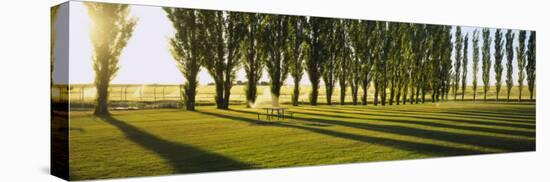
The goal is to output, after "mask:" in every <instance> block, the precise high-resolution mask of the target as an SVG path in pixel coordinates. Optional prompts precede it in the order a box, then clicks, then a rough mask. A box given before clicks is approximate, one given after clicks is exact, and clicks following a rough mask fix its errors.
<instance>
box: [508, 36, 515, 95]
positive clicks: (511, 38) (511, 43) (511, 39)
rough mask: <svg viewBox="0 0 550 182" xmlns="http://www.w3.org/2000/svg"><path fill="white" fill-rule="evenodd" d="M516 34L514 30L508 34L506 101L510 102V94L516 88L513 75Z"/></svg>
mask: <svg viewBox="0 0 550 182" xmlns="http://www.w3.org/2000/svg"><path fill="white" fill-rule="evenodd" d="M515 36H516V34H514V33H513V32H512V30H508V31H507V32H506V60H507V62H506V88H507V92H506V95H507V96H506V100H507V101H508V102H510V92H511V91H512V87H513V86H514V80H513V78H512V74H514V66H513V65H512V62H513V61H514V38H515Z"/></svg>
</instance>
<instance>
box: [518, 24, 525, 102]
mask: <svg viewBox="0 0 550 182" xmlns="http://www.w3.org/2000/svg"><path fill="white" fill-rule="evenodd" d="M525 38H526V31H525V30H520V31H519V45H518V46H517V47H516V56H517V59H516V60H517V62H518V86H519V97H518V101H520V102H521V94H522V92H523V80H524V79H525V74H524V73H523V71H524V70H525V61H526V58H525Z"/></svg>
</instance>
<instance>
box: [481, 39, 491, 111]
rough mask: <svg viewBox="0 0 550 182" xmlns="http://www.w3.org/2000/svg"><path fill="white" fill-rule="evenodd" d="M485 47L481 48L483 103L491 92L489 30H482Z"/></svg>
mask: <svg viewBox="0 0 550 182" xmlns="http://www.w3.org/2000/svg"><path fill="white" fill-rule="evenodd" d="M482 36H483V46H482V48H481V57H482V64H481V69H482V71H483V72H482V73H483V75H482V77H481V79H482V80H483V101H487V92H488V91H489V88H490V87H489V75H490V72H491V32H490V31H489V29H488V28H484V29H483V30H482Z"/></svg>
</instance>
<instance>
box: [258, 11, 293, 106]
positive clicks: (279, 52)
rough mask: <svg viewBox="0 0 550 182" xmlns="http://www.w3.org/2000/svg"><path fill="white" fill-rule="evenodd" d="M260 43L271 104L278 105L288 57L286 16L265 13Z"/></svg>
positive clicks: (286, 71) (287, 70)
mask: <svg viewBox="0 0 550 182" xmlns="http://www.w3.org/2000/svg"><path fill="white" fill-rule="evenodd" d="M262 30H263V31H262V45H261V46H260V47H261V48H262V49H263V50H264V52H265V53H266V59H265V60H264V61H265V62H264V64H265V68H266V71H267V74H268V76H269V79H270V90H271V99H272V106H274V107H277V106H279V96H280V95H281V87H282V86H283V84H284V82H285V80H286V78H287V75H288V72H289V61H288V60H289V59H288V55H287V54H284V51H283V50H284V49H285V46H286V43H287V40H288V39H287V38H288V18H287V17H286V16H282V15H265V19H264V21H263V22H262Z"/></svg>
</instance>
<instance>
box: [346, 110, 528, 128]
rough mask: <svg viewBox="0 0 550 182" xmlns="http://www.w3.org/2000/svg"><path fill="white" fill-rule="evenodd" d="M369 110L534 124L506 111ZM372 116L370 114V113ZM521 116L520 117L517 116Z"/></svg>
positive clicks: (513, 124) (511, 123) (516, 124)
mask: <svg viewBox="0 0 550 182" xmlns="http://www.w3.org/2000/svg"><path fill="white" fill-rule="evenodd" d="M341 110H348V111H357V112H363V113H364V112H365V111H368V110H365V109H362V110H361V109H351V108H344V109H341ZM369 110H376V111H377V112H378V113H388V114H394V113H397V114H412V115H423V116H426V115H429V116H442V117H448V116H452V117H460V118H469V119H476V120H493V121H502V122H507V123H503V124H510V126H521V125H524V126H525V125H529V126H532V124H534V119H535V118H534V117H527V116H526V117H514V116H508V115H507V114H506V111H502V112H503V113H502V115H483V114H478V112H479V111H467V112H457V111H409V110H381V109H372V108H369ZM369 114H370V113H369ZM515 116H519V115H515ZM531 120H533V121H531Z"/></svg>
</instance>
